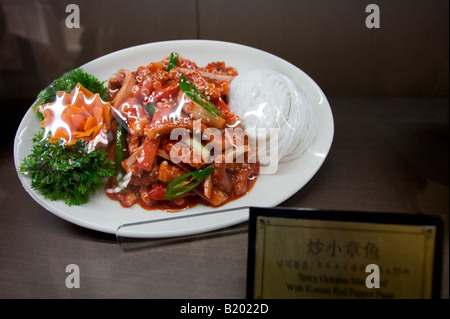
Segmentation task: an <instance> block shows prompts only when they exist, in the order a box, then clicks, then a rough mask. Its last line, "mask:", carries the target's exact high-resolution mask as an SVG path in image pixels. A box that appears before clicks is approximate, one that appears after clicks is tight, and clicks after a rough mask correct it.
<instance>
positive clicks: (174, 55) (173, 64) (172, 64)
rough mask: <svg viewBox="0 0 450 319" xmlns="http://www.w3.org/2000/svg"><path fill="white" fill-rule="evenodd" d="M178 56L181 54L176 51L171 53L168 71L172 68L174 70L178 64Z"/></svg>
mask: <svg viewBox="0 0 450 319" xmlns="http://www.w3.org/2000/svg"><path fill="white" fill-rule="evenodd" d="M178 56H179V55H178V53H176V52H172V53H171V54H170V60H169V65H168V66H167V72H169V71H170V70H172V69H173V68H174V67H176V66H177V63H178Z"/></svg>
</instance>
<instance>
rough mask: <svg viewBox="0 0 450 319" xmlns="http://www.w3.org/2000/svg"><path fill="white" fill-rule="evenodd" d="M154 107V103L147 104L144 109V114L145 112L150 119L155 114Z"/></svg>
mask: <svg viewBox="0 0 450 319" xmlns="http://www.w3.org/2000/svg"><path fill="white" fill-rule="evenodd" d="M156 105H157V104H156V103H149V104H147V105H146V106H145V107H144V109H145V112H147V114H148V115H150V117H153V115H154V114H155V111H156Z"/></svg>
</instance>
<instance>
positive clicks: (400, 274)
mask: <svg viewBox="0 0 450 319" xmlns="http://www.w3.org/2000/svg"><path fill="white" fill-rule="evenodd" d="M440 228H441V226H440V221H439V220H437V219H436V218H434V217H430V216H424V215H411V214H388V213H362V212H360V213H356V212H351V213H350V212H331V211H326V212H324V211H313V210H294V209H260V208H251V209H250V232H249V262H248V287H247V294H248V297H249V298H255V299H281V298H282V299H405V298H406V299H429V298H435V297H437V296H438V295H439V287H440V281H439V277H440V270H441V269H440V260H441V253H440V251H439V250H440V247H441V230H440Z"/></svg>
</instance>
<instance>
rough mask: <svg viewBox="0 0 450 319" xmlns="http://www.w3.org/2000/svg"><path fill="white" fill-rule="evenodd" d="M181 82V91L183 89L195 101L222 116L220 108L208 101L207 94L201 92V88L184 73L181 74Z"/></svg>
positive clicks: (212, 112)
mask: <svg viewBox="0 0 450 319" xmlns="http://www.w3.org/2000/svg"><path fill="white" fill-rule="evenodd" d="M179 84H180V89H181V91H183V93H184V94H186V95H187V96H188V97H189V98H190V99H191V100H193V101H194V102H195V103H197V104H198V105H200V106H201V107H203V108H204V109H205V110H207V111H208V112H210V113H211V114H214V115H216V116H222V113H220V111H219V109H218V108H217V107H216V106H215V105H214V104H212V103H211V102H210V101H208V99H207V98H206V97H205V95H203V93H202V92H200V90H199V89H198V88H197V87H196V86H195V85H194V83H192V82H191V81H189V80H188V79H187V78H186V77H185V76H184V75H181V77H180V82H179Z"/></svg>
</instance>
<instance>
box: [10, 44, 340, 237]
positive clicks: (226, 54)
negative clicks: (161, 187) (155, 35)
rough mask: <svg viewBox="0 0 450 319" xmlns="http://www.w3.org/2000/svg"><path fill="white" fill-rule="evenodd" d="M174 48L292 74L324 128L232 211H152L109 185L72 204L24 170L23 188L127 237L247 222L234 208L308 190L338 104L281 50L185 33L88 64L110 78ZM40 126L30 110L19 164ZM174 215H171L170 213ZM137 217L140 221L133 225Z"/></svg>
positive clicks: (83, 221)
mask: <svg viewBox="0 0 450 319" xmlns="http://www.w3.org/2000/svg"><path fill="white" fill-rule="evenodd" d="M171 52H178V53H179V54H180V55H181V56H183V57H185V58H187V59H190V60H192V61H194V62H195V63H196V64H197V65H198V66H205V65H206V64H207V63H209V62H212V61H224V62H225V63H226V64H227V65H229V66H233V67H235V68H236V69H237V70H238V72H239V73H240V74H243V73H245V72H247V71H249V70H252V69H255V68H263V67H264V68H272V69H274V70H276V71H278V72H281V73H284V74H286V75H287V76H289V77H290V78H291V79H292V80H293V81H294V82H296V83H297V85H298V86H299V87H301V88H302V89H303V90H304V91H305V92H306V94H307V96H308V97H309V99H310V100H311V102H312V104H313V106H314V108H315V112H316V115H317V118H318V123H319V128H318V133H317V136H316V138H315V140H314V141H313V143H312V145H311V146H310V147H309V148H308V149H307V151H306V152H305V153H304V154H303V155H302V156H301V157H299V158H298V159H296V160H293V161H291V162H287V163H282V164H280V165H279V167H278V171H277V172H276V173H275V174H273V175H260V176H259V178H258V180H257V181H256V183H255V185H254V187H253V189H252V190H251V191H250V192H249V193H248V194H247V195H245V196H244V197H241V198H240V199H238V200H235V201H233V202H230V203H228V204H226V205H225V206H223V207H221V208H220V210H226V211H225V212H219V209H218V211H217V212H216V213H209V214H208V213H207V212H211V211H214V209H211V208H209V207H206V206H203V205H198V206H197V207H194V208H192V209H187V210H184V211H181V212H178V213H167V212H163V211H147V210H144V209H142V208H141V207H139V206H138V205H135V206H133V207H131V208H127V209H125V208H122V207H121V206H120V204H119V203H118V202H116V201H112V200H110V199H109V198H108V197H107V196H106V195H105V194H104V191H103V190H102V189H100V190H99V191H98V192H97V193H96V194H95V196H93V198H92V200H91V201H90V202H89V203H88V204H86V205H83V206H72V207H69V206H67V205H65V204H64V202H63V201H49V200H47V199H45V198H43V196H42V195H41V194H40V193H39V192H37V191H35V190H33V189H32V188H31V187H30V183H31V181H30V179H29V178H28V177H25V176H23V175H22V174H20V173H18V176H19V179H20V181H21V182H22V185H23V187H24V188H25V190H26V191H27V192H28V193H29V194H30V196H31V197H32V198H33V199H34V200H35V201H36V202H38V203H39V204H40V205H41V206H43V207H44V208H45V209H47V210H49V211H50V212H52V213H53V214H55V215H57V216H59V217H61V218H63V219H65V220H67V221H69V222H72V223H74V224H77V225H80V226H82V227H86V228H89V229H93V230H96V231H101V232H106V233H111V234H116V232H117V230H118V229H119V228H120V229H121V236H125V237H140V238H163V237H173V236H183V235H192V234H198V233H202V232H207V231H212V230H217V229H221V228H224V227H228V226H232V225H235V224H238V223H240V222H244V221H246V220H248V209H235V210H234V208H242V207H250V206H258V207H274V206H276V205H279V204H280V203H282V202H283V201H285V200H286V199H288V198H289V197H291V196H292V195H293V194H295V193H296V192H297V191H298V190H300V189H301V188H302V187H303V186H304V185H305V184H306V183H307V182H308V181H309V180H310V179H311V178H312V177H313V176H314V175H315V174H316V172H317V171H318V170H319V168H320V167H321V165H322V163H323V162H324V160H325V158H326V156H327V155H328V152H329V150H330V148H331V144H332V141H333V134H334V122H333V115H332V112H331V108H330V105H329V103H328V101H327V98H326V97H325V95H324V93H323V92H322V90H321V89H320V87H319V86H318V85H317V84H316V83H315V82H314V81H313V80H312V79H311V78H310V77H309V76H308V75H307V74H305V73H304V72H303V71H302V70H300V69H298V68H297V67H296V66H294V65H292V64H290V63H289V62H286V61H285V60H283V59H281V58H279V57H277V56H274V55H272V54H270V53H267V52H264V51H261V50H258V49H255V48H251V47H248V46H244V45H239V44H234V43H228V42H220V41H208V40H179V41H166V42H156V43H149V44H144V45H140V46H135V47H131V48H127V49H123V50H120V51H117V52H114V53H111V54H108V55H106V56H103V57H101V58H98V59H96V60H93V61H91V62H89V63H87V64H85V65H83V66H82V68H83V69H84V70H85V71H86V72H88V73H91V74H93V75H95V76H96V77H97V78H99V79H100V80H102V81H103V80H108V79H109V77H110V76H111V75H112V74H113V73H114V72H115V71H116V70H117V69H120V68H127V69H130V70H135V69H137V68H138V67H139V66H143V65H147V64H148V63H150V62H154V61H160V60H162V59H163V58H165V57H167V56H168V55H170V53H171ZM38 130H39V120H38V118H37V116H36V115H35V114H34V112H33V111H31V109H30V110H29V111H28V112H27V113H26V114H25V116H24V118H23V119H22V122H21V124H20V126H19V128H18V130H17V134H16V137H15V141H14V161H15V166H16V169H17V170H18V167H19V164H20V163H21V161H22V159H23V158H24V157H26V156H27V155H28V154H30V152H31V148H32V142H31V139H32V137H33V136H34V134H35V133H36V132H37V131H38ZM229 209H231V211H230V210H229ZM193 215H197V216H193ZM173 217H177V218H175V219H174V218H173ZM185 217H189V218H185ZM167 218H170V220H165V219H167ZM145 221H149V222H148V223H145ZM135 224H136V226H132V225H135ZM122 225H125V226H127V227H123V226H122Z"/></svg>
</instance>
